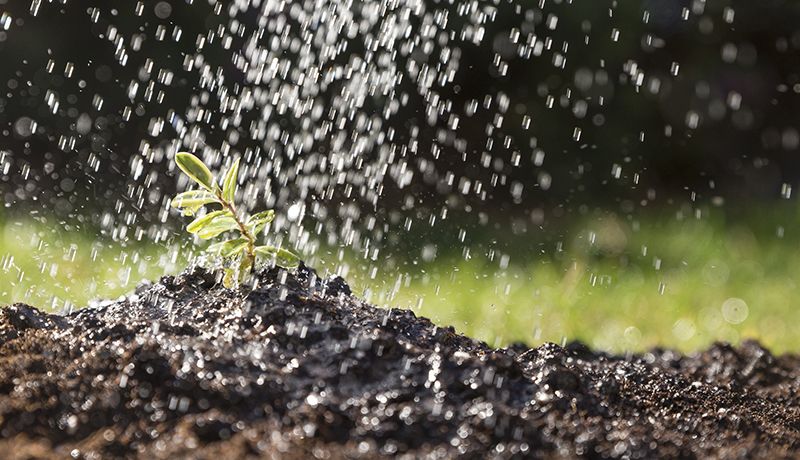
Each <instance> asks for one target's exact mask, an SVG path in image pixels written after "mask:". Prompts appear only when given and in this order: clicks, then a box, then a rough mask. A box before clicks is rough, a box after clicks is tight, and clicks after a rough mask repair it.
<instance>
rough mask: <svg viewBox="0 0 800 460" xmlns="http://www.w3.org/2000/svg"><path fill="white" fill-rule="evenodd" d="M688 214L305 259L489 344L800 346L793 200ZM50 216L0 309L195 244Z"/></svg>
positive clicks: (137, 274) (9, 266) (9, 275)
mask: <svg viewBox="0 0 800 460" xmlns="http://www.w3.org/2000/svg"><path fill="white" fill-rule="evenodd" d="M687 211H688V210H683V211H680V210H679V211H676V212H674V213H665V214H658V213H653V214H650V215H644V216H642V219H640V220H635V221H634V220H630V219H622V218H619V217H618V216H614V215H611V214H605V213H598V214H597V215H594V216H586V217H585V218H582V219H580V220H578V221H575V222H570V223H567V224H565V225H564V228H563V234H564V235H568V236H567V237H566V238H565V239H564V240H563V241H562V240H558V241H544V240H542V241H537V239H536V238H535V237H534V236H513V235H506V238H505V240H504V243H503V245H502V246H499V245H498V244H497V241H496V240H495V241H492V240H491V239H490V238H487V237H486V235H475V236H473V237H472V239H471V240H470V239H468V240H467V241H466V242H465V246H464V247H462V248H454V247H453V245H452V244H450V245H437V244H433V243H431V242H430V240H429V239H424V240H423V239H421V238H418V237H415V236H414V235H413V234H411V235H409V237H408V241H407V242H406V249H405V250H404V251H402V252H398V253H395V254H388V255H381V256H380V257H379V258H378V260H377V261H368V262H365V261H364V260H363V259H361V258H359V257H358V256H357V255H356V254H353V253H352V252H350V251H348V250H347V249H345V248H335V247H323V248H320V249H319V250H318V251H317V252H316V254H314V255H312V256H310V257H308V256H307V257H306V258H307V260H308V263H309V264H310V265H312V266H313V267H315V268H316V269H317V270H318V271H319V272H320V274H333V273H341V274H343V275H345V276H346V277H347V279H348V281H349V282H350V283H351V285H352V287H353V290H354V292H355V293H356V294H358V295H361V296H365V297H366V298H367V299H368V300H369V301H370V302H372V303H374V304H376V305H379V306H386V307H407V308H410V309H412V310H414V311H415V312H417V313H418V314H421V315H424V316H427V317H430V318H432V319H433V320H434V321H436V322H437V323H438V324H441V325H453V326H455V327H456V328H457V329H458V330H459V331H460V332H463V333H466V334H470V335H473V336H475V337H478V338H480V339H483V340H485V341H486V342H488V343H489V344H491V345H497V346H500V345H504V344H508V343H510V342H513V341H524V342H527V343H534V344H535V343H540V342H542V341H553V342H557V343H559V342H562V341H563V340H567V339H569V340H571V339H580V340H582V341H585V342H587V343H588V344H590V345H593V346H596V347H600V348H602V349H607V350H614V351H620V352H621V351H628V350H642V349H645V348H648V347H652V346H656V345H658V346H665V347H675V348H678V349H681V350H694V349H697V348H699V347H702V346H705V345H707V344H709V343H710V342H712V341H715V340H725V341H731V342H738V341H739V340H741V339H744V338H757V339H759V340H761V341H762V342H763V343H764V344H765V345H767V346H769V347H771V348H772V349H774V350H775V351H779V352H780V351H787V350H797V349H798V348H800V336H798V334H797V333H796V330H795V328H796V325H797V324H800V309H797V308H796V300H795V299H797V297H798V294H800V287H798V284H797V283H798V273H800V217H799V214H800V213H798V212H797V210H796V209H795V207H794V205H790V204H788V203H787V204H785V205H783V206H773V207H764V208H761V209H759V210H754V211H753V212H752V213H751V214H750V215H749V216H747V217H745V218H742V217H739V218H736V219H726V217H725V216H724V214H723V212H722V211H720V210H716V209H706V210H703V211H702V212H701V211H698V210H695V211H693V212H687ZM40 220H41V221H39V222H37V221H34V220H29V221H24V222H23V221H20V222H15V223H5V224H4V226H3V228H2V233H1V235H2V239H1V240H0V262H2V263H1V264H0V266H1V267H2V270H0V286H2V288H0V303H10V302H13V301H22V302H27V303H31V304H33V305H38V306H42V307H49V308H50V309H52V310H55V311H62V310H64V309H69V308H73V307H75V306H83V305H86V304H87V303H88V302H89V301H90V300H92V299H95V298H114V297H116V296H119V295H122V294H125V293H127V292H129V291H131V290H132V289H133V288H134V287H135V285H136V284H137V283H139V282H140V281H141V280H143V279H157V277H158V276H161V275H163V274H168V273H176V272H177V271H179V270H180V269H182V267H184V266H185V263H186V261H187V259H188V258H190V257H191V256H192V254H193V251H194V249H195V246H194V245H193V243H192V242H191V241H189V240H182V241H181V242H180V244H177V243H176V242H177V241H178V239H180V238H182V237H181V236H177V237H176V238H178V239H173V240H172V242H168V243H165V244H163V245H153V244H132V245H126V246H122V245H120V244H119V243H115V242H113V241H110V240H105V239H102V238H100V239H98V238H96V236H95V235H94V234H93V232H82V231H79V230H74V229H73V230H71V231H64V230H54V228H55V229H58V228H60V227H59V226H55V227H54V226H52V225H50V222H47V221H45V220H44V219H40ZM553 233H558V231H555V230H552V231H550V232H548V233H547V234H549V235H552V234H553ZM442 238H443V239H446V238H447V236H446V235H443V236H442ZM423 241H424V243H425V244H416V242H423ZM536 247H538V248H539V250H535V249H533V248H536ZM464 248H468V249H469V254H468V255H466V256H465V252H464ZM490 259H493V260H490ZM378 267H380V268H381V269H380V270H378V269H377V268H378Z"/></svg>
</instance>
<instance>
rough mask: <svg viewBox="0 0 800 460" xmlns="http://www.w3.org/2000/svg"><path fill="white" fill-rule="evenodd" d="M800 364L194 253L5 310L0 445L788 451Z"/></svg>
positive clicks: (717, 453)
mask: <svg viewBox="0 0 800 460" xmlns="http://www.w3.org/2000/svg"><path fill="white" fill-rule="evenodd" d="M799 364H800V362H799V361H798V357H796V356H782V357H775V356H773V355H771V354H770V353H769V352H768V351H767V350H765V349H763V348H762V347H760V346H759V345H757V344H756V343H744V344H743V345H741V346H740V347H738V348H735V347H731V346H728V345H723V344H718V345H714V346H712V347H711V348H709V349H708V350H706V351H704V352H701V353H699V354H696V355H692V356H682V355H680V354H677V353H674V352H671V351H667V350H653V351H651V352H649V353H645V354H642V355H635V356H625V357H622V356H611V355H608V354H605V353H599V352H594V351H591V350H589V349H588V348H587V347H586V346H584V345H581V344H578V343H573V344H570V345H567V346H566V347H560V346H557V345H554V344H545V345H542V346H540V347H538V348H528V347H526V346H523V345H515V346H511V347H509V348H504V349H493V348H491V347H489V346H488V345H486V344H485V343H483V342H479V341H476V340H473V339H470V338H468V337H464V336H462V335H459V334H456V333H455V332H454V331H453V329H452V328H441V327H436V326H435V325H434V324H432V323H431V322H430V321H429V320H427V319H425V318H419V317H417V316H415V315H414V313H412V312H410V311H407V310H396V309H392V310H385V309H379V308H375V307H372V306H370V305H368V304H366V303H365V302H363V301H361V300H359V299H357V298H356V297H354V296H352V295H351V293H350V289H349V288H348V286H347V285H346V284H345V283H344V281H343V280H342V279H340V278H332V279H327V280H323V279H320V278H319V277H317V275H316V274H315V272H314V271H313V270H311V269H308V268H306V267H300V269H298V270H297V271H296V272H293V273H290V272H286V271H283V270H280V269H277V268H276V269H272V270H268V271H264V272H262V273H260V274H259V275H258V277H257V284H256V285H255V288H254V289H252V290H250V289H246V290H239V291H235V290H229V289H225V288H223V287H222V286H220V285H219V284H218V283H217V282H216V278H215V276H214V275H213V274H210V273H207V272H204V271H202V270H199V269H196V270H194V271H191V272H187V273H184V274H182V275H180V276H178V277H165V278H162V279H161V280H160V282H158V283H157V284H151V285H145V286H142V287H140V288H139V289H138V290H137V292H136V293H135V295H132V296H130V297H128V298H126V299H124V300H120V301H116V302H107V303H105V304H102V305H100V306H96V307H92V308H86V309H83V310H80V311H76V312H74V313H72V314H70V315H67V316H56V315H49V314H46V313H43V312H41V311H40V310H37V309H35V308H32V307H29V306H26V305H21V304H18V305H13V306H9V307H6V308H3V309H2V312H0V452H2V453H3V455H2V456H4V457H6V456H10V457H11V458H40V457H43V458H51V457H58V458H65V457H67V458H68V457H72V458H118V457H136V458H146V459H151V458H185V457H191V458H216V459H219V458H257V457H266V458H303V459H305V458H330V459H337V458H380V457H400V458H421V457H427V458H452V457H455V456H463V457H468V458H487V457H488V458H492V457H495V458H509V457H514V458H517V457H519V458H528V457H530V458H573V457H591V458H653V457H667V458H678V457H680V458H694V457H703V458H705V457H721V458H740V457H748V458H750V457H763V458H781V457H784V458H785V457H794V456H796V455H797V452H798V450H797V449H798V448H800V432H799V431H798V430H800V399H799V397H800V396H798V395H800V391H799V390H800V388H798V387H799V385H800V372H799V371H798V370H799V369H800V366H799ZM6 458H7V457H6Z"/></svg>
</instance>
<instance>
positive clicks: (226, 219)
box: [197, 215, 239, 240]
mask: <svg viewBox="0 0 800 460" xmlns="http://www.w3.org/2000/svg"><path fill="white" fill-rule="evenodd" d="M238 229H239V224H237V223H236V219H234V218H233V217H231V216H230V215H227V216H225V215H221V216H216V217H215V218H214V219H213V220H212V221H210V222H208V223H207V224H206V225H204V226H203V228H201V229H200V230H198V231H197V236H199V237H200V238H202V239H204V240H209V239H211V238H214V237H215V236H219V235H220V234H222V233H225V232H230V231H232V230H238Z"/></svg>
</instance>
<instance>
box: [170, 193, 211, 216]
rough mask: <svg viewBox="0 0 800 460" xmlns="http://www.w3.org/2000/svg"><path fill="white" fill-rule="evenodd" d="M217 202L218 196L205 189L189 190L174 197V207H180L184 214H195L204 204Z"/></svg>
mask: <svg viewBox="0 0 800 460" xmlns="http://www.w3.org/2000/svg"><path fill="white" fill-rule="evenodd" d="M216 202H217V197H216V196H214V194H213V193H211V192H207V191H205V190H189V191H188V192H183V193H181V194H178V196H176V197H175V198H173V199H172V207H173V208H177V209H180V210H181V211H183V214H184V215H188V216H193V215H194V214H195V213H197V211H198V210H199V209H200V208H202V207H203V206H205V205H207V204H212V203H216Z"/></svg>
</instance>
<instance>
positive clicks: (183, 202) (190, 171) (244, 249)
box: [172, 152, 300, 288]
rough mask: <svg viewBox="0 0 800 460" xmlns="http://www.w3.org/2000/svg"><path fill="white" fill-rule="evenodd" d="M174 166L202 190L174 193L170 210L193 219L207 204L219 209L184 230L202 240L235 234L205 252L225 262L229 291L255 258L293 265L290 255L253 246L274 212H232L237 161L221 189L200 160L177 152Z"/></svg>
mask: <svg viewBox="0 0 800 460" xmlns="http://www.w3.org/2000/svg"><path fill="white" fill-rule="evenodd" d="M175 162H176V163H177V165H178V167H179V168H180V169H181V171H183V172H184V173H185V174H186V175H187V176H189V177H190V178H191V179H192V180H193V181H195V182H196V183H197V184H198V185H199V186H200V187H202V188H203V190H190V191H188V192H183V193H181V194H178V196H176V197H175V198H174V199H173V200H172V207H174V208H177V209H180V210H181V212H182V213H183V215H185V216H193V215H195V214H196V213H197V212H198V211H199V210H200V209H201V208H203V207H204V206H206V205H209V204H218V205H220V206H222V209H219V210H216V211H211V212H209V213H207V214H205V215H203V216H200V217H198V218H196V219H195V220H194V221H192V223H190V224H189V225H188V226H187V227H186V230H187V231H188V232H189V233H191V234H193V235H197V236H198V237H199V238H202V239H204V240H208V239H212V238H216V237H218V236H220V235H222V234H223V233H229V232H236V233H238V234H239V236H238V237H236V238H232V239H228V240H225V241H221V242H218V243H214V244H212V245H210V246H209V247H208V248H207V249H206V252H209V253H211V254H215V255H218V256H220V257H222V258H223V259H225V260H226V261H228V266H227V267H226V268H225V276H224V277H223V284H224V285H225V287H228V288H231V287H233V286H234V285H235V284H236V283H237V282H240V281H241V280H242V279H243V278H244V277H245V276H247V275H248V274H249V273H250V272H251V271H252V270H253V267H255V265H256V262H257V260H258V258H262V259H265V260H271V261H275V262H279V263H281V264H283V265H286V266H294V265H297V263H298V262H299V261H300V259H299V258H298V257H297V256H296V255H295V254H294V253H292V252H290V251H287V250H285V249H281V248H276V247H272V246H256V238H257V237H258V235H259V234H260V233H261V232H262V231H263V230H264V228H265V227H266V226H267V224H269V223H270V222H272V220H273V219H274V218H275V211H273V210H271V209H269V210H267V211H262V212H259V213H257V214H253V215H252V216H248V215H240V214H239V213H237V211H236V203H235V197H236V189H237V186H238V184H237V179H238V175H239V160H236V161H235V162H234V163H233V164H232V165H231V167H230V169H228V171H227V172H226V173H225V175H224V178H223V180H222V188H220V187H219V186H218V185H217V181H216V179H215V178H214V175H213V174H211V171H210V170H209V169H208V167H207V166H206V165H205V164H204V163H203V161H202V160H200V159H199V158H197V157H196V156H194V155H192V154H191V153H186V152H181V153H178V154H177V155H176V156H175Z"/></svg>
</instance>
